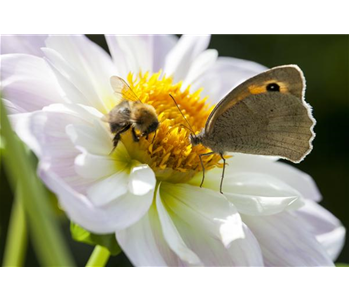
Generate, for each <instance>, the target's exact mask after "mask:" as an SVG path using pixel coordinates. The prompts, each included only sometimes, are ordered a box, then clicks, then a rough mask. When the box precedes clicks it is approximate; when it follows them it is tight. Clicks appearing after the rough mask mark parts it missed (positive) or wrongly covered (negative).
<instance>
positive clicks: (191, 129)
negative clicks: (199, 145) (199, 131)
mask: <svg viewBox="0 0 349 300" xmlns="http://www.w3.org/2000/svg"><path fill="white" fill-rule="evenodd" d="M169 95H170V97H171V98H172V100H173V102H174V103H175V104H176V106H177V108H178V110H179V112H180V113H181V115H182V116H183V118H184V120H185V121H186V122H187V124H188V126H189V127H187V126H185V125H183V124H182V126H184V127H186V128H188V129H189V130H190V131H191V132H192V133H193V134H194V135H195V136H196V134H195V131H194V130H193V128H192V127H191V125H190V123H189V122H188V120H187V118H186V117H185V116H184V114H183V113H182V111H181V109H180V108H179V106H178V104H177V101H176V100H175V98H174V97H173V96H172V95H171V94H169Z"/></svg>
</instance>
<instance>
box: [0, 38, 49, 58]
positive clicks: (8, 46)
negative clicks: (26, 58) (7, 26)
mask: <svg viewBox="0 0 349 300" xmlns="http://www.w3.org/2000/svg"><path fill="white" fill-rule="evenodd" d="M46 38H47V35H41V34H40V35H39V34H25V35H23V34H16V35H14V34H13V35H1V41H0V46H1V47H0V54H8V53H23V54H24V53H25V54H31V55H35V56H43V54H42V51H41V50H40V48H41V47H43V46H44V45H45V40H46Z"/></svg>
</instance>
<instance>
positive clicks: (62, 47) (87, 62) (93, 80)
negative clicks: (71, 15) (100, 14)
mask: <svg viewBox="0 0 349 300" xmlns="http://www.w3.org/2000/svg"><path fill="white" fill-rule="evenodd" d="M46 46H47V47H48V48H51V49H53V50H55V51H57V52H58V53H60V54H61V55H62V57H63V58H64V59H65V60H66V61H67V62H68V64H69V65H70V66H72V68H73V69H74V70H75V71H76V72H77V73H79V74H81V75H84V76H86V78H88V79H89V83H90V84H91V86H93V87H94V89H95V90H96V91H97V94H98V96H99V97H100V99H104V98H106V97H111V96H112V95H113V91H112V88H111V86H110V83H109V80H110V77H111V76H113V75H115V74H116V69H115V67H114V65H113V63H112V60H111V57H110V56H109V55H108V54H107V53H106V52H105V51H104V50H103V49H102V48H101V47H99V46H98V45H96V44H95V43H93V42H92V41H90V40H89V39H88V38H87V37H85V36H76V35H74V36H69V35H67V36H50V37H49V38H48V39H47V40H46Z"/></svg>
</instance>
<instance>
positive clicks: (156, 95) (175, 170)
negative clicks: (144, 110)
mask: <svg viewBox="0 0 349 300" xmlns="http://www.w3.org/2000/svg"><path fill="white" fill-rule="evenodd" d="M160 75H161V73H156V74H153V75H152V76H150V75H149V74H148V73H145V74H143V75H142V74H139V75H138V78H137V79H134V78H133V76H132V74H131V73H130V74H129V75H128V77H127V81H128V83H129V85H130V87H131V88H132V90H133V91H134V92H135V94H136V95H137V96H138V97H139V99H140V100H141V101H142V102H143V103H146V104H150V105H152V106H153V107H154V108H155V110H156V113H157V115H158V120H159V122H160V125H159V128H158V130H157V131H156V133H151V134H149V136H148V137H141V138H140V140H139V142H134V141H133V138H132V134H131V130H129V131H128V132H126V133H124V134H122V135H121V141H122V143H123V144H124V146H125V147H126V149H127V151H128V153H129V155H130V157H131V158H132V159H136V160H138V161H140V162H141V163H144V164H148V165H149V166H150V167H151V168H152V169H153V171H154V172H155V175H156V177H157V179H158V180H162V181H163V180H166V181H171V182H186V181H188V180H190V179H191V178H192V177H193V176H194V175H195V174H196V173H198V172H201V171H202V166H201V163H200V158H199V155H200V154H203V153H207V152H210V151H211V150H210V149H208V148H206V147H204V146H203V145H197V146H192V145H191V143H190V142H189V134H190V131H189V130H188V129H187V128H185V127H183V126H182V125H185V126H187V124H186V122H185V120H184V119H183V116H182V115H181V113H180V111H179V110H178V108H177V107H176V105H175V104H174V102H173V100H172V98H171V97H170V96H169V95H170V94H171V95H172V96H173V97H174V99H175V100H176V102H177V104H178V106H179V108H180V110H181V112H182V113H183V114H184V115H185V117H186V119H187V120H188V122H189V123H190V125H191V127H192V128H193V130H194V131H195V133H198V132H200V130H201V129H202V128H204V126H205V122H206V120H207V118H208V116H209V114H210V112H211V110H212V109H213V107H210V106H209V105H208V104H206V98H200V93H201V91H202V89H200V90H198V91H196V92H194V93H190V92H189V89H190V87H187V88H186V89H185V90H184V91H181V85H182V83H181V82H179V83H176V84H173V82H172V78H171V77H165V76H163V77H161V76H160ZM154 135H155V138H154ZM153 138H154V139H153ZM220 159H221V158H220V156H219V155H218V154H212V155H209V156H203V157H202V161H203V164H204V167H205V171H208V170H210V169H212V168H214V167H216V166H218V167H222V164H221V163H219V161H220Z"/></svg>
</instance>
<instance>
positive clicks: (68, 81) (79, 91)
mask: <svg viewBox="0 0 349 300" xmlns="http://www.w3.org/2000/svg"><path fill="white" fill-rule="evenodd" d="M42 51H43V52H44V53H45V59H46V60H47V62H48V65H49V66H50V68H51V69H52V72H53V73H54V74H55V76H56V78H57V81H58V82H59V84H60V87H61V94H62V97H65V99H66V102H68V103H79V104H84V105H89V106H93V107H95V108H96V109H98V110H100V111H102V112H104V113H105V112H106V110H105V104H104V102H103V101H102V99H101V98H100V97H99V96H98V94H97V92H96V90H95V89H94V87H93V85H92V84H91V82H90V80H89V78H88V76H87V75H86V74H84V73H81V72H79V71H77V70H75V69H74V68H73V66H71V65H69V63H68V62H67V60H65V59H64V57H63V56H62V55H61V54H59V53H58V52H57V51H55V50H53V49H50V48H42Z"/></svg>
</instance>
